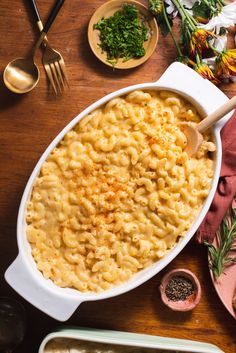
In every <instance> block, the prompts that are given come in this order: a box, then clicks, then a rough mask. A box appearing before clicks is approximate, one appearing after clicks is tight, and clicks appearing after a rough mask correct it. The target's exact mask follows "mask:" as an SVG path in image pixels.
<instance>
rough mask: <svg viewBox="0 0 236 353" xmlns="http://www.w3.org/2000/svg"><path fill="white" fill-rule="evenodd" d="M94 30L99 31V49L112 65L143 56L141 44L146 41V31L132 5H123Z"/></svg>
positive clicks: (95, 26) (101, 21) (100, 22)
mask: <svg viewBox="0 0 236 353" xmlns="http://www.w3.org/2000/svg"><path fill="white" fill-rule="evenodd" d="M94 29H97V30H99V31H100V41H101V44H100V47H101V49H102V50H103V51H105V52H106V53H107V60H108V61H109V62H110V63H112V64H113V65H115V63H116V62H117V60H118V59H119V58H123V60H124V61H127V60H129V59H131V58H139V57H142V56H144V55H145V49H144V47H143V43H144V41H146V40H147V39H148V29H147V27H146V26H145V25H144V24H143V23H142V21H141V19H140V18H139V12H138V9H137V8H136V7H135V6H134V5H129V4H124V6H123V8H122V10H120V11H117V12H116V13H115V14H114V15H113V16H111V17H108V18H103V19H101V20H100V21H99V22H98V23H97V24H95V25H94Z"/></svg>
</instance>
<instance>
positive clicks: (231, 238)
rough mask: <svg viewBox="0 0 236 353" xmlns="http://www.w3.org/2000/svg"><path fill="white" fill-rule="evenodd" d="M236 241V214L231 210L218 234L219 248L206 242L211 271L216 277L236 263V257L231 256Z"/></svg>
mask: <svg viewBox="0 0 236 353" xmlns="http://www.w3.org/2000/svg"><path fill="white" fill-rule="evenodd" d="M235 240H236V213H235V209H233V208H231V209H230V211H229V215H226V217H225V218H224V219H223V222H222V224H221V227H220V230H219V231H218V233H217V243H218V244H217V246H214V245H212V244H209V243H208V242H204V244H205V245H207V247H208V251H209V254H210V264H211V269H212V271H213V273H214V276H215V277H219V276H220V275H221V273H222V272H223V270H224V268H225V266H227V265H230V264H232V263H233V262H234V263H236V256H234V257H233V256H230V255H229V252H230V251H233V250H236V249H235Z"/></svg>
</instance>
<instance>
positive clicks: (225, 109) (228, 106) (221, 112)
mask: <svg viewBox="0 0 236 353" xmlns="http://www.w3.org/2000/svg"><path fill="white" fill-rule="evenodd" d="M235 107H236V96H234V97H233V98H231V99H230V100H229V101H228V102H226V103H225V104H223V105H222V106H221V107H220V108H218V109H217V110H216V111H214V112H213V113H212V114H210V115H208V116H207V117H206V118H204V119H203V120H202V121H201V122H200V123H199V124H198V125H197V130H198V131H199V132H200V133H202V132H204V131H206V130H207V129H208V128H209V127H210V126H211V125H213V124H214V123H215V122H216V121H218V120H219V119H221V118H223V116H225V115H226V114H227V113H229V112H230V111H231V110H233V109H234V108H235Z"/></svg>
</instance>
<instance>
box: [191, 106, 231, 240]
mask: <svg viewBox="0 0 236 353" xmlns="http://www.w3.org/2000/svg"><path fill="white" fill-rule="evenodd" d="M221 140H222V164H221V171H220V178H219V182H218V186H217V190H216V193H215V196H214V199H213V201H212V204H211V207H210V209H209V211H208V213H207V214H206V216H205V218H204V220H203V222H202V224H201V225H200V227H199V229H198V230H197V232H196V239H197V241H198V242H200V243H201V242H203V241H204V240H207V241H208V242H210V243H212V241H213V239H214V237H215V233H216V231H217V229H218V228H219V226H220V223H221V221H222V219H223V217H224V215H225V214H226V212H227V209H228V208H229V206H230V204H231V202H232V200H233V198H234V195H235V194H236V111H235V112H234V114H233V116H232V117H231V118H230V120H229V121H228V122H227V124H226V125H225V126H224V127H223V129H222V130H221Z"/></svg>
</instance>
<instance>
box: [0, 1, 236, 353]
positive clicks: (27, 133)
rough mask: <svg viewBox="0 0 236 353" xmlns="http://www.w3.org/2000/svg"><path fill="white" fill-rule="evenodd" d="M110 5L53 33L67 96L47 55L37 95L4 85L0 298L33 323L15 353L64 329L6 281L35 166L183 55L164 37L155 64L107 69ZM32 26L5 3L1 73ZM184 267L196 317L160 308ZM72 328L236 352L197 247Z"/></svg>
mask: <svg viewBox="0 0 236 353" xmlns="http://www.w3.org/2000/svg"><path fill="white" fill-rule="evenodd" d="M103 2H104V1H101V0H93V1H92V0H90V1H78V0H70V1H66V2H65V4H64V6H63V8H62V10H61V12H60V14H59V16H58V18H57V20H56V22H55V23H54V25H53V26H52V29H51V30H50V33H49V36H48V37H49V40H50V42H51V44H52V45H53V46H54V47H55V48H56V49H57V50H59V51H60V52H61V53H62V55H63V56H64V59H65V62H66V65H67V72H68V77H69V81H70V90H68V91H66V92H65V93H64V95H63V96H61V97H55V96H54V95H53V94H52V93H50V92H49V90H48V86H47V81H46V78H45V74H44V71H43V67H42V64H41V60H40V59H41V52H40V51H39V52H38V53H37V63H38V64H39V67H40V72H41V79H40V82H39V85H38V86H37V88H36V89H35V90H34V91H32V92H31V93H29V94H27V95H22V96H20V95H15V94H12V93H10V92H9V91H8V90H7V89H6V88H5V87H4V85H3V82H2V76H1V78H0V153H1V157H0V224H1V231H0V296H8V297H12V298H16V299H17V300H19V301H20V302H21V303H22V304H23V305H24V306H25V308H26V311H27V322H28V324H27V333H26V337H25V339H24V341H23V342H22V344H21V345H19V346H18V348H17V349H16V350H15V352H16V353H23V352H24V353H35V352H37V350H38V347H39V344H40V342H41V340H42V339H43V337H44V336H45V335H46V334H48V333H49V332H50V331H52V330H53V329H55V328H56V327H57V326H58V325H60V323H59V322H57V321H55V320H53V319H51V318H49V317H48V316H47V315H45V314H43V313H41V312H40V311H39V310H37V309H36V308H34V307H33V306H31V305H30V304H29V303H27V302H26V301H24V300H23V299H22V298H21V297H20V296H18V295H17V294H16V293H15V292H14V291H13V290H12V289H11V288H10V287H9V286H8V285H7V284H6V282H5V280H4V272H5V270H6V269H7V267H8V266H9V265H10V263H11V262H12V261H13V260H14V258H15V257H16V255H17V242H16V219H17V211H18V206H19V203H20V199H21V195H22V193H23V190H24V187H25V184H26V182H27V179H28V178H29V176H30V173H31V171H32V169H33V168H34V166H35V163H36V162H37V160H38V159H39V157H40V155H41V154H42V152H43V151H44V150H45V148H46V147H47V146H48V144H49V143H50V142H51V140H52V139H53V138H54V137H55V136H56V135H57V133H58V132H59V131H60V130H61V129H62V128H63V127H64V126H65V125H66V124H67V123H68V122H69V121H70V120H71V119H72V118H73V117H75V116H76V115H77V114H78V113H79V112H81V111H82V110H83V109H84V108H85V107H87V106H88V105H89V104H91V103H92V102H95V101H96V100H97V99H99V98H101V97H102V96H104V95H105V94H107V93H109V92H112V91H114V90H117V89H119V88H122V87H125V86H127V85H131V84H136V83H142V82H153V81H155V80H157V79H158V78H159V77H160V75H161V74H162V73H163V72H164V70H165V69H166V68H167V67H168V65H169V64H170V63H171V62H172V61H173V60H174V58H175V56H176V53H175V50H174V47H173V44H172V41H171V39H170V38H169V37H167V38H166V39H163V37H160V39H159V43H158V46H157V48H156V51H155V52H154V54H153V55H152V57H151V58H150V59H149V60H148V61H147V62H146V63H145V64H143V65H142V66H140V67H138V68H136V69H132V70H127V71H118V70H112V69H111V68H109V67H107V66H106V65H104V64H102V63H100V62H99V61H98V60H97V59H96V58H95V56H94V54H93V53H92V52H91V50H90V48H89V46H88V42H87V25H88V22H89V19H90V17H91V15H92V14H93V12H94V11H95V9H96V8H97V7H98V6H99V5H101V4H102V3H103ZM143 3H145V1H143ZM52 4H53V0H38V6H39V10H40V13H41V15H42V18H43V20H45V18H46V16H47V14H48V11H49V10H50V7H51V6H52ZM33 19H34V17H33V16H32V13H31V10H30V7H29V1H28V0H25V1H23V0H11V1H8V0H0V72H2V71H3V70H4V67H5V65H6V64H7V63H8V62H9V61H10V60H12V59H13V58H15V57H21V56H24V55H26V53H27V52H28V51H29V49H30V48H31V46H32V45H33V43H34V41H35V39H36V37H37V34H38V32H37V27H36V25H35V23H34V21H33ZM176 30H178V29H176ZM221 89H222V90H223V91H224V92H225V93H226V94H227V95H228V96H229V97H231V96H232V95H234V94H236V84H228V85H224V86H221ZM177 267H184V268H188V269H190V270H192V271H193V272H194V273H195V274H196V275H197V276H198V277H199V280H200V282H201V285H202V299H201V301H200V304H199V305H198V307H197V308H196V309H195V310H194V311H192V312H189V313H176V312H172V311H170V310H169V309H167V308H165V307H164V306H163V304H162V303H161V301H160V295H159V293H158V285H159V283H160V280H161V278H162V277H163V275H164V274H165V273H166V271H168V270H170V269H172V268H177ZM68 324H69V325H76V326H90V327H97V328H106V329H114V330H124V331H129V332H138V333H146V334H152V335H163V336H168V337H178V338H188V339H193V340H200V341H205V342H210V343H213V344H216V345H218V346H219V347H220V348H221V349H222V350H223V351H224V352H227V353H235V352H236V325H235V320H234V319H233V318H232V317H231V316H230V315H229V314H228V312H227V311H226V310H225V308H224V306H223V305H222V303H221V301H220V300H219V298H218V297H217V294H216V292H215V290H214V288H213V285H212V283H211V279H210V275H209V271H208V263H207V252H206V249H205V248H204V247H203V246H200V245H198V244H196V243H195V241H194V240H193V241H192V242H191V243H190V244H188V245H187V246H186V248H185V249H184V251H182V252H181V254H180V255H179V256H178V257H177V258H176V259H175V260H174V261H173V262H172V263H171V264H170V265H169V266H168V267H167V268H166V269H165V270H163V271H162V272H161V273H159V274H158V275H157V276H155V277H154V278H153V279H151V280H149V281H148V282H147V283H145V284H144V285H142V286H140V287H139V288H137V289H135V290H133V291H131V292H129V293H127V294H124V295H121V296H119V297H116V298H112V299H108V300H103V301H99V302H88V303H83V304H82V305H81V306H80V307H79V308H78V310H77V311H76V313H75V314H74V315H73V316H72V318H71V319H70V320H68V321H67V322H66V325H68Z"/></svg>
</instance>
